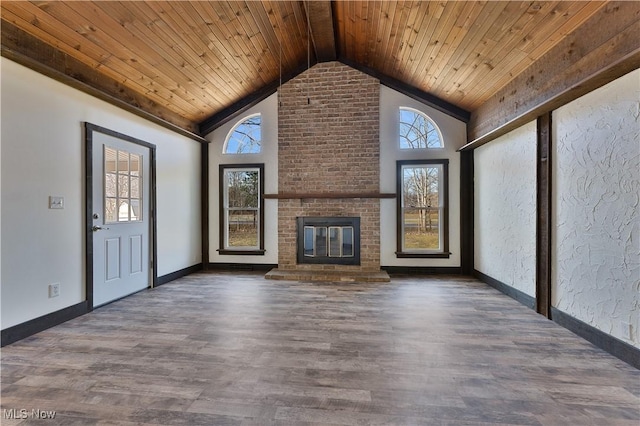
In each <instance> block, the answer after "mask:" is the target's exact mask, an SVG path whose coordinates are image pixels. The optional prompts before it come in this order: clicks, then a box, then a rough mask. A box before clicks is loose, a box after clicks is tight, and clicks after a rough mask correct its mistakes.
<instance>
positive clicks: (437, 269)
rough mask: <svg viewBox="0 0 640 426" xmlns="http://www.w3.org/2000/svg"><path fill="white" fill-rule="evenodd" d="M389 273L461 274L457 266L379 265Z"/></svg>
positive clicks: (460, 269)
mask: <svg viewBox="0 0 640 426" xmlns="http://www.w3.org/2000/svg"><path fill="white" fill-rule="evenodd" d="M380 269H382V270H383V271H387V273H388V274H389V275H462V268H461V267H458V266H381V267H380Z"/></svg>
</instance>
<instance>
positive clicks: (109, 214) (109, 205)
mask: <svg viewBox="0 0 640 426" xmlns="http://www.w3.org/2000/svg"><path fill="white" fill-rule="evenodd" d="M116 206H117V200H116V199H115V198H106V199H105V200H104V220H105V222H106V223H110V222H117V221H118V211H117V208H116Z"/></svg>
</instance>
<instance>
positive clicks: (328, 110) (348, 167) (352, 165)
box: [278, 62, 380, 271]
mask: <svg viewBox="0 0 640 426" xmlns="http://www.w3.org/2000/svg"><path fill="white" fill-rule="evenodd" d="M307 99H309V101H308V100H307ZM379 109H380V83H379V81H378V80H377V79H375V78H373V77H370V76H368V75H366V74H363V73H361V72H360V71H357V70H354V69H352V68H350V67H348V66H346V65H344V64H341V63H339V62H329V63H322V64H318V65H315V66H314V67H312V68H311V69H309V70H307V71H306V72H304V73H302V74H301V75H299V76H298V77H296V78H295V79H292V80H290V81H289V82H287V83H286V84H284V85H283V86H282V87H281V88H280V91H279V112H278V164H279V170H278V188H279V192H280V193H297V194H300V193H345V192H348V193H358V192H360V193H372V192H373V193H375V192H379V190H380V176H379V175H380V161H379V160H380V133H379V123H380V117H379ZM299 216H357V217H360V218H361V219H360V227H361V228H360V235H361V240H360V256H361V266H341V265H323V266H320V265H296V218H297V217H299ZM278 234H279V238H278V252H279V256H278V264H279V265H278V267H279V268H280V269H283V270H287V269H288V270H292V269H318V268H323V269H338V270H339V269H344V270H362V271H377V270H379V269H380V201H379V200H378V199H366V198H351V199H322V198H320V199H309V198H307V199H287V200H279V204H278Z"/></svg>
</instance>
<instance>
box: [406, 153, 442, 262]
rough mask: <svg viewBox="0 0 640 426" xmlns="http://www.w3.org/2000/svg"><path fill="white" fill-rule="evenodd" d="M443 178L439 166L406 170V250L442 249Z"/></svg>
mask: <svg viewBox="0 0 640 426" xmlns="http://www.w3.org/2000/svg"><path fill="white" fill-rule="evenodd" d="M440 174H441V167H440V166H438V165H429V166H426V165H425V166H405V167H403V169H402V189H403V191H402V205H403V209H402V210H403V229H404V248H405V249H422V250H438V249H439V248H440V246H441V244H440V213H441V205H440V204H441V203H440V190H439V188H440Z"/></svg>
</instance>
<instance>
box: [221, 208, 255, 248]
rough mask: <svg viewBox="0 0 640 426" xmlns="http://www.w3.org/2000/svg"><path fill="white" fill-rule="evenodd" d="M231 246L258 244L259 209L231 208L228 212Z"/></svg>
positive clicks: (229, 243) (229, 244) (229, 242)
mask: <svg viewBox="0 0 640 426" xmlns="http://www.w3.org/2000/svg"><path fill="white" fill-rule="evenodd" d="M227 217H228V232H229V234H228V241H227V244H228V246H229V247H257V246H258V226H259V219H258V211H257V210H229V213H228V216H227Z"/></svg>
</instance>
